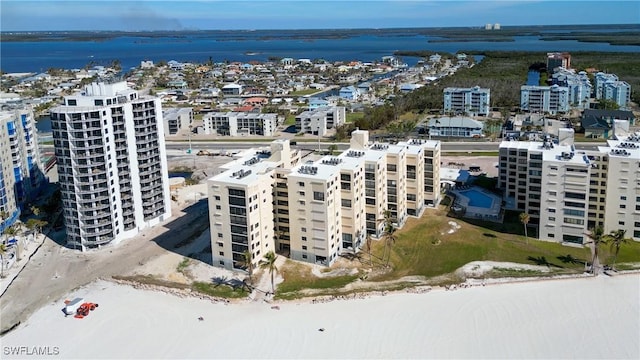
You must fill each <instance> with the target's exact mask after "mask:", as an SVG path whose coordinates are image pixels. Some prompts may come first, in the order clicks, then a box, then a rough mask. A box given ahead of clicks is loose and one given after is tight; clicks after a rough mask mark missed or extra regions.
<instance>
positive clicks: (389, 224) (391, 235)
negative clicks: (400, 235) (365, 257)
mask: <svg viewBox="0 0 640 360" xmlns="http://www.w3.org/2000/svg"><path fill="white" fill-rule="evenodd" d="M379 221H381V222H383V223H384V232H383V234H382V236H383V238H384V240H385V242H384V252H383V253H382V259H384V257H385V254H387V262H386V265H389V260H390V259H391V246H392V245H393V244H394V243H395V242H396V236H395V232H396V227H395V226H393V219H392V218H391V211H389V210H387V211H385V212H384V218H382V219H380V220H379Z"/></svg>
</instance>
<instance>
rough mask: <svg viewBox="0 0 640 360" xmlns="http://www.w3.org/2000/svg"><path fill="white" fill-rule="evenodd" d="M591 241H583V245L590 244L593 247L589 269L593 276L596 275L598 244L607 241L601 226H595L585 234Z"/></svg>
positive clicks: (600, 244)
mask: <svg viewBox="0 0 640 360" xmlns="http://www.w3.org/2000/svg"><path fill="white" fill-rule="evenodd" d="M587 236H588V237H589V239H591V241H588V242H586V243H585V245H592V248H593V259H592V260H591V270H592V271H593V276H596V275H598V264H599V258H598V253H599V250H600V246H602V245H604V244H606V243H607V240H608V239H607V236H606V235H604V229H603V228H602V226H598V227H596V228H593V229H591V231H589V233H588V234H587Z"/></svg>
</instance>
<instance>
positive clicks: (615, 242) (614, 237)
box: [607, 229, 631, 270]
mask: <svg viewBox="0 0 640 360" xmlns="http://www.w3.org/2000/svg"><path fill="white" fill-rule="evenodd" d="M626 233H627V230H623V229H618V230H614V231H612V232H611V234H609V235H607V240H608V241H610V242H611V250H612V251H614V253H615V254H614V255H613V264H612V265H611V268H612V269H614V270H615V267H616V260H618V253H619V252H620V246H621V245H622V244H626V243H627V242H629V241H631V239H630V238H625V237H624V236H625V235H626Z"/></svg>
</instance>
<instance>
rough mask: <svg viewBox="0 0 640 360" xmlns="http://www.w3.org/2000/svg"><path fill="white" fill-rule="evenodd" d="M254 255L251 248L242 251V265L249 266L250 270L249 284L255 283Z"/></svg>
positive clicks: (248, 269) (248, 270)
mask: <svg viewBox="0 0 640 360" xmlns="http://www.w3.org/2000/svg"><path fill="white" fill-rule="evenodd" d="M252 258H253V256H252V254H251V251H249V249H247V250H245V251H244V252H243V253H242V266H244V267H246V268H247V272H249V284H253V278H252V276H253V261H252V260H253V259H252Z"/></svg>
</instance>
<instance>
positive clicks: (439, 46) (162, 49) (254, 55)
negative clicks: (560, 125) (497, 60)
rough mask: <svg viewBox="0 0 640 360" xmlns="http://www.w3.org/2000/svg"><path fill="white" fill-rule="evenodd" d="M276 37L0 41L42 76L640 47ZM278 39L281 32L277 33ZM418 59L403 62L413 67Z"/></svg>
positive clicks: (7, 59) (7, 63) (6, 66)
mask: <svg viewBox="0 0 640 360" xmlns="http://www.w3.org/2000/svg"><path fill="white" fill-rule="evenodd" d="M271 35H273V34H272V33H268V32H262V31H255V32H250V33H246V32H245V33H240V32H239V33H238V34H235V33H233V32H225V33H224V34H221V35H211V34H207V35H197V34H193V33H190V34H187V35H184V36H176V35H172V34H167V35H166V36H162V37H154V38H147V37H133V36H119V37H114V38H111V39H107V40H101V41H37V42H0V54H1V58H0V69H2V70H3V71H5V72H40V71H46V70H47V69H49V68H52V67H54V68H64V69H73V68H82V67H84V66H85V65H87V64H88V63H89V62H94V63H96V64H98V65H107V64H109V63H110V62H111V61H112V60H115V59H117V60H119V61H120V63H121V65H122V68H123V69H124V70H128V69H130V68H132V67H136V66H139V65H140V61H142V60H152V61H154V62H158V61H160V60H165V61H169V60H176V61H183V62H186V61H194V62H205V61H207V60H209V58H211V59H212V60H213V61H214V62H223V61H241V62H247V61H251V60H256V61H267V60H268V59H269V57H280V58H283V57H291V58H294V59H298V58H309V59H325V60H328V61H337V60H344V61H350V60H360V61H375V60H380V59H381V58H382V57H383V56H386V55H392V54H393V53H394V51H397V50H406V51H412V50H428V51H434V52H441V53H456V52H458V51H461V50H499V51H517V50H521V51H602V52H612V51H616V52H639V53H640V46H620V45H610V44H607V43H587V42H578V41H574V40H562V41H542V40H540V38H539V37H538V36H516V37H514V41H509V42H488V41H472V42H466V41H464V42H437V43H432V42H429V40H435V39H438V38H437V37H433V36H426V35H419V34H393V35H382V34H371V35H355V36H349V37H336V38H324V39H313V40H310V39H308V38H297V37H292V36H289V37H277V36H271ZM276 35H277V34H276ZM418 60H419V59H418V58H409V57H407V58H404V61H405V62H406V63H407V64H409V65H414V64H415V63H416V62H417V61H418Z"/></svg>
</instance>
